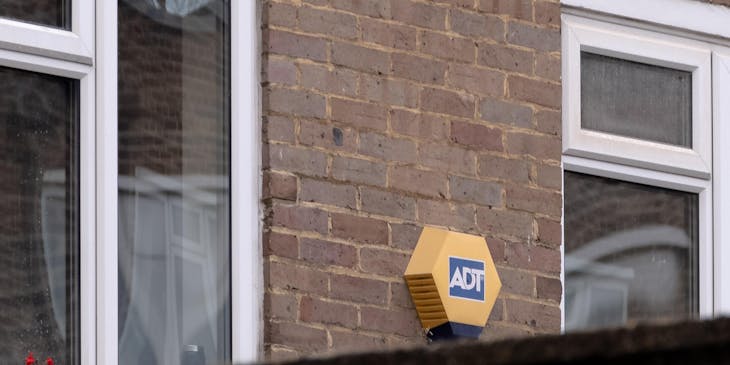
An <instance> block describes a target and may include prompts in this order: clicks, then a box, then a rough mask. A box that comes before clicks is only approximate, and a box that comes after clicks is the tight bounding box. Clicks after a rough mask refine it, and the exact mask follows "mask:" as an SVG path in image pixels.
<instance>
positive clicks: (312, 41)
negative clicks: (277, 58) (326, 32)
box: [263, 29, 327, 61]
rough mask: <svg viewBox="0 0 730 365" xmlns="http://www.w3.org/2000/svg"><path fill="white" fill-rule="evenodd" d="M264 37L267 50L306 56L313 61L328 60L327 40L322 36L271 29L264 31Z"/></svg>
mask: <svg viewBox="0 0 730 365" xmlns="http://www.w3.org/2000/svg"><path fill="white" fill-rule="evenodd" d="M263 39H264V45H265V47H266V50H267V51H268V52H270V53H276V54H281V55H286V56H291V57H299V58H306V59H310V60H313V61H326V60H327V41H326V40H324V39H322V38H321V37H311V36H305V35H301V34H294V33H289V32H284V31H279V30H273V29H271V30H266V31H264V34H263Z"/></svg>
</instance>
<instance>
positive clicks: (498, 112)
mask: <svg viewBox="0 0 730 365" xmlns="http://www.w3.org/2000/svg"><path fill="white" fill-rule="evenodd" d="M479 113H480V114H481V118H482V120H485V121H488V122H493V123H502V124H509V125H513V126H515V127H522V128H530V127H532V108H530V107H528V106H524V105H520V104H515V103H511V102H508V101H502V100H496V99H482V102H481V104H479Z"/></svg>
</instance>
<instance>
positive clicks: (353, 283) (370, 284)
mask: <svg viewBox="0 0 730 365" xmlns="http://www.w3.org/2000/svg"><path fill="white" fill-rule="evenodd" d="M330 282H331V288H330V292H331V293H330V294H331V297H332V298H334V299H340V300H346V301H351V302H353V303H362V304H377V305H385V303H387V300H388V283H387V282H385V281H381V280H373V279H366V278H361V277H355V276H347V275H338V274H333V275H332V277H331V278H330Z"/></svg>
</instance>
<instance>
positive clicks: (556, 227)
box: [537, 218, 563, 248]
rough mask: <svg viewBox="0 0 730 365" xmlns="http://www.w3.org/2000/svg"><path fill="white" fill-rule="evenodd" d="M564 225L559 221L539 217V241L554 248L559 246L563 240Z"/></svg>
mask: <svg viewBox="0 0 730 365" xmlns="http://www.w3.org/2000/svg"><path fill="white" fill-rule="evenodd" d="M562 234H563V227H562V226H561V225H560V222H559V221H553V220H550V219H546V218H538V219H537V239H538V242H539V243H541V244H544V245H547V246H549V247H552V248H559V247H560V244H561V242H562V240H563V235H562Z"/></svg>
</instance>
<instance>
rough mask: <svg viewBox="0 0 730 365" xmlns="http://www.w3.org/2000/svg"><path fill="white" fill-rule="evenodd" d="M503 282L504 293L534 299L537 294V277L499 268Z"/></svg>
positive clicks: (498, 271)
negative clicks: (535, 293)
mask: <svg viewBox="0 0 730 365" xmlns="http://www.w3.org/2000/svg"><path fill="white" fill-rule="evenodd" d="M497 273H498V274H499V279H500V280H501V281H502V291H501V292H502V293H506V294H514V295H521V296H525V297H533V296H534V292H535V276H534V275H532V274H528V273H526V272H524V271H518V270H513V269H509V268H505V267H499V268H497Z"/></svg>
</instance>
